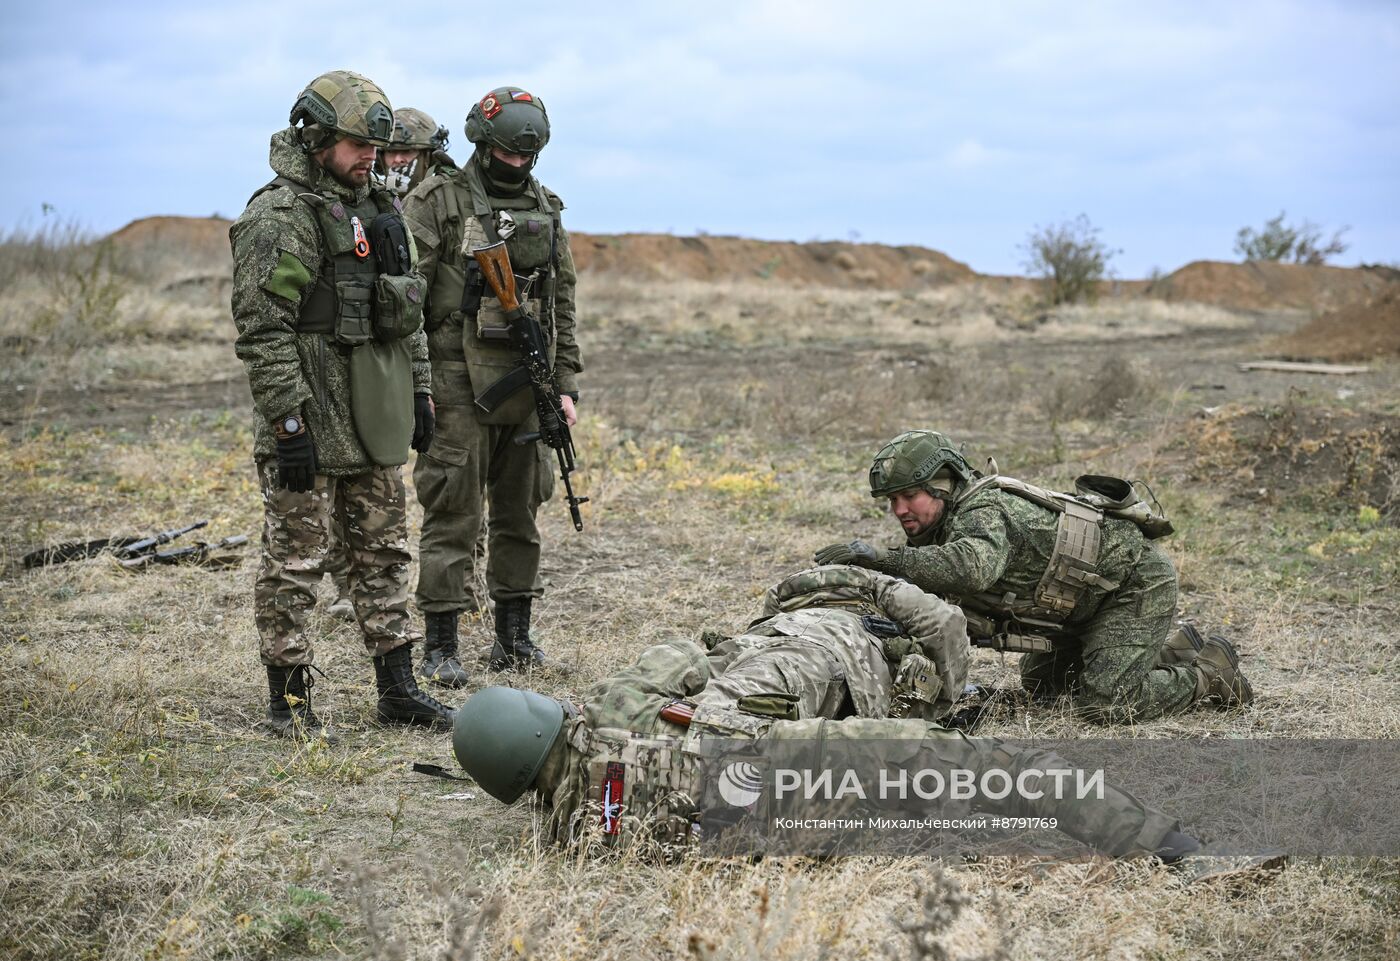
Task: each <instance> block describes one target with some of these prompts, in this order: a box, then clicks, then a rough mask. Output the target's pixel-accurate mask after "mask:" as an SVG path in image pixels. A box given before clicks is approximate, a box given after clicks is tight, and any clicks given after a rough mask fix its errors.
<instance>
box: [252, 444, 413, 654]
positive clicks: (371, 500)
mask: <svg viewBox="0 0 1400 961" xmlns="http://www.w3.org/2000/svg"><path fill="white" fill-rule="evenodd" d="M259 475H260V480H261V482H262V493H263V535H262V546H263V550H262V564H261V566H260V567H259V569H258V579H257V582H256V584H255V586H254V588H253V615H254V619H255V621H256V622H257V626H258V636H259V639H260V641H261V654H262V661H263V663H264V664H270V665H280V666H288V665H293V664H310V663H311V661H312V653H313V652H312V649H311V641H310V639H309V638H308V637H307V636H306V617H307V614H308V613H309V612H310V611H311V609H312V608H313V607H314V606H315V604H316V586H317V584H319V583H320V581H321V576H322V574H323V573H325V570H326V562H327V558H328V556H329V554H330V552H331V544H332V531H333V530H338V531H339V532H341V534H343V538H344V549H345V557H346V561H347V565H348V566H347V579H348V581H349V587H350V597H351V600H352V601H353V602H354V605H355V616H356V618H357V619H358V620H359V622H360V627H361V629H362V630H363V631H364V640H365V648H366V649H367V650H368V651H369V653H370V654H371V655H373V656H376V657H378V656H380V655H383V654H387V653H388V652H389V651H392V650H393V649H394V648H396V647H400V646H402V645H404V644H408V643H411V642H413V641H415V640H418V639H419V638H420V636H421V635H419V634H418V633H417V632H416V631H414V630H413V627H412V625H411V623H410V621H409V617H408V564H409V554H408V516H407V512H406V505H405V492H404V483H403V477H402V475H401V474H400V472H399V468H397V467H377V468H375V469H374V470H371V471H369V472H367V473H364V474H356V475H354V476H351V477H328V476H326V475H324V474H317V475H316V486H315V488H314V489H313V490H310V491H307V492H305V493H293V492H292V491H289V490H285V489H283V488H281V487H278V486H277V484H276V463H275V462H273V461H269V462H266V463H263V464H262V465H260V467H259Z"/></svg>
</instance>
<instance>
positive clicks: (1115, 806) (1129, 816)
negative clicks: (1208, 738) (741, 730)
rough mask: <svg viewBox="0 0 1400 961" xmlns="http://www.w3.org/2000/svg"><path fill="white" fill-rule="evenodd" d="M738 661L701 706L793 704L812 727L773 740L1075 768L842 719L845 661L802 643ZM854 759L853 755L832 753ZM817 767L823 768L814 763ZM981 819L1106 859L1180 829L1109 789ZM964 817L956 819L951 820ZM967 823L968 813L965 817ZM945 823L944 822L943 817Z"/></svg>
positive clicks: (976, 740)
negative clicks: (1055, 832) (1043, 832)
mask: <svg viewBox="0 0 1400 961" xmlns="http://www.w3.org/2000/svg"><path fill="white" fill-rule="evenodd" d="M765 640H766V643H764V644H763V645H762V646H760V647H752V648H749V649H747V650H745V651H743V652H742V653H741V654H739V656H738V657H735V658H734V659H733V660H732V661H731V662H730V663H729V664H728V665H727V666H724V667H723V668H722V670H721V671H720V673H717V674H715V675H714V676H712V677H711V678H710V680H709V682H708V683H707V684H706V685H705V687H704V689H703V690H701V691H700V692H699V693H698V694H697V695H695V697H694V701H695V702H696V704H697V705H705V706H709V707H712V708H719V707H730V708H733V707H735V706H736V705H737V704H738V701H739V699H740V698H741V697H742V698H754V697H761V696H762V695H765V694H787V695H796V696H797V697H798V698H799V699H800V700H799V703H800V710H801V712H802V716H803V717H804V718H806V719H805V720H797V721H775V722H773V724H772V726H771V727H770V728H769V729H768V733H767V736H768V737H770V738H773V739H780V740H781V739H786V740H793V739H797V740H810V741H812V742H813V743H814V744H815V743H821V742H828V743H831V742H840V741H859V742H861V743H860V745H859V746H858V747H855V748H854V750H856V751H859V753H860V755H861V757H862V759H863V760H864V759H872V760H873V761H874V762H875V763H874V764H873V765H872V769H873V767H883V768H886V769H888V770H908V769H910V768H913V767H930V766H932V767H937V768H939V769H941V770H957V769H963V770H969V771H976V772H981V771H986V770H989V769H992V768H997V769H999V770H1003V771H1006V772H1008V773H1009V774H1010V775H1011V778H1012V780H1013V781H1014V780H1015V779H1016V777H1017V775H1019V774H1020V772H1021V771H1023V770H1026V769H1039V770H1051V769H1069V768H1073V767H1074V765H1073V764H1071V763H1070V762H1069V761H1067V760H1065V759H1063V758H1061V757H1059V756H1058V755H1056V754H1054V753H1053V752H1050V751H1046V750H1041V749H1037V748H1032V747H1023V746H1018V745H1012V744H1007V743H1006V742H1004V741H1002V740H1001V739H1000V738H995V737H967V736H965V735H964V734H962V732H960V731H950V730H948V729H946V728H943V727H941V726H939V725H938V724H930V723H928V722H927V721H916V720H891V719H888V718H860V717H847V718H845V719H843V720H838V721H833V720H830V718H833V717H837V716H839V712H840V711H841V710H842V707H843V705H844V704H845V703H847V702H846V693H847V692H846V684H847V681H846V678H845V677H844V676H843V671H842V668H841V664H840V661H839V660H838V659H837V658H836V657H835V656H834V655H832V654H831V653H830V652H828V651H827V650H825V649H824V648H823V647H820V646H818V645H815V644H811V643H808V642H806V641H804V639H802V638H774V639H765ZM833 749H834V750H836V751H838V752H841V753H844V754H845V755H846V757H847V758H849V757H850V752H851V751H852V750H853V748H852V747H849V746H842V745H840V744H833ZM814 763H815V764H816V766H818V767H820V766H821V763H820V759H819V758H818V759H814ZM978 810H979V811H983V812H985V813H987V814H994V815H1000V816H1005V817H1042V818H1055V819H1057V822H1058V825H1059V829H1060V830H1062V831H1064V832H1065V833H1066V834H1068V835H1069V836H1070V837H1072V838H1074V839H1075V840H1077V841H1082V842H1083V843H1085V844H1088V845H1090V846H1092V847H1093V848H1095V849H1096V850H1098V851H1102V852H1104V853H1106V854H1112V855H1115V856H1121V855H1131V854H1146V853H1150V852H1152V851H1155V850H1156V849H1157V848H1159V847H1160V846H1161V842H1162V839H1163V838H1165V837H1166V835H1167V832H1168V831H1172V830H1179V828H1180V825H1179V824H1178V822H1177V821H1176V820H1175V819H1173V818H1170V817H1168V816H1167V815H1165V814H1163V813H1162V812H1161V811H1158V810H1156V809H1155V808H1152V807H1149V806H1148V805H1147V804H1145V803H1143V802H1142V801H1141V800H1139V799H1138V798H1136V797H1134V796H1133V795H1131V794H1129V793H1128V792H1126V791H1122V790H1119V789H1118V788H1115V787H1113V786H1112V785H1105V790H1104V796H1103V797H1102V798H1097V797H1090V798H1083V799H1080V798H1074V797H1066V798H1055V797H1053V796H1050V794H1049V793H1048V792H1047V793H1046V795H1045V796H1044V797H1040V798H1023V797H1020V796H1019V795H1018V794H1017V792H1015V791H1012V792H1011V793H1010V795H1008V796H1007V797H1006V798H1004V799H1000V800H995V799H990V798H979V800H978ZM955 813H957V812H949V816H951V815H952V814H955ZM966 813H971V812H970V811H969V812H966ZM940 816H942V815H940Z"/></svg>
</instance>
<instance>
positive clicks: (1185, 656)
mask: <svg viewBox="0 0 1400 961" xmlns="http://www.w3.org/2000/svg"><path fill="white" fill-rule="evenodd" d="M1205 646H1206V639H1205V638H1204V637H1202V636H1201V632H1200V631H1198V630H1196V627H1195V625H1193V624H1188V623H1186V622H1185V621H1182V622H1181V624H1180V625H1179V626H1178V627H1177V629H1176V633H1175V634H1173V635H1172V636H1171V637H1169V638H1167V642H1166V643H1165V644H1163V645H1162V650H1161V651H1160V652H1159V653H1158V654H1157V666H1158V667H1170V666H1171V665H1173V664H1194V663H1195V662H1196V656H1197V655H1199V654H1200V653H1201V648H1203V647H1205Z"/></svg>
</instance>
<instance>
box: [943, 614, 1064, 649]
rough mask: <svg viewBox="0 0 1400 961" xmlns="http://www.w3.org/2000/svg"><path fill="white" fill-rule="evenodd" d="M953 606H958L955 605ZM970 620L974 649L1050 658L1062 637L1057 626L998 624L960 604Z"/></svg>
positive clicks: (1013, 621) (1021, 622) (1015, 622)
mask: <svg viewBox="0 0 1400 961" xmlns="http://www.w3.org/2000/svg"><path fill="white" fill-rule="evenodd" d="M953 603H958V602H957V601H954V602H953ZM960 607H961V609H962V612H963V615H964V616H965V617H966V618H967V636H968V637H969V638H971V640H972V646H973V647H986V648H990V649H991V650H993V651H1001V652H1002V653H1003V654H1005V653H1011V654H1048V653H1049V652H1051V651H1053V650H1054V649H1055V641H1056V640H1057V639H1058V638H1059V637H1060V635H1061V633H1062V632H1061V631H1060V627H1059V625H1058V624H1054V623H1052V622H1050V621H1036V620H1031V619H1023V620H1017V619H1008V620H1001V621H999V620H996V619H995V618H992V617H989V616H987V615H985V614H979V613H977V612H976V611H973V610H971V609H969V608H968V606H967V604H966V602H963V603H962V604H960Z"/></svg>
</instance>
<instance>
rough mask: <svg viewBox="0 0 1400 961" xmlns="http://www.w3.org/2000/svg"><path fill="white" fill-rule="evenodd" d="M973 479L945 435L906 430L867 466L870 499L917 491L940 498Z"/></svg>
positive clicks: (965, 463) (927, 431)
mask: <svg viewBox="0 0 1400 961" xmlns="http://www.w3.org/2000/svg"><path fill="white" fill-rule="evenodd" d="M973 476H974V474H973V470H972V468H971V467H969V466H968V463H967V461H966V460H965V459H964V458H963V456H962V454H961V452H959V451H958V449H957V448H956V447H954V446H953V442H952V441H951V440H949V439H948V437H947V436H946V435H944V434H940V433H938V432H937V431H932V430H908V431H905V432H904V433H902V434H900V435H899V436H898V437H896V438H895V439H894V440H892V441H890V442H889V443H888V444H886V445H885V446H884V447H882V448H880V452H879V453H878V454H876V455H875V460H874V462H873V463H872V464H871V465H870V496H871V497H889V496H890V495H892V494H897V493H899V492H900V491H903V490H909V489H910V488H918V489H920V490H925V491H927V492H928V493H930V494H932V495H933V496H935V497H942V496H946V495H947V494H950V493H952V491H953V490H954V488H956V487H957V486H958V485H959V484H962V483H966V482H967V481H969V480H971V479H972V478H973Z"/></svg>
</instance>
